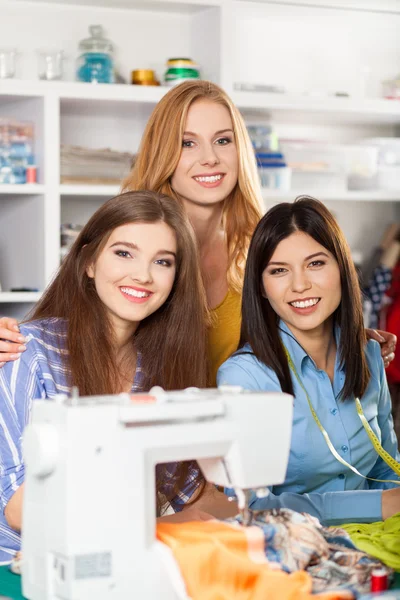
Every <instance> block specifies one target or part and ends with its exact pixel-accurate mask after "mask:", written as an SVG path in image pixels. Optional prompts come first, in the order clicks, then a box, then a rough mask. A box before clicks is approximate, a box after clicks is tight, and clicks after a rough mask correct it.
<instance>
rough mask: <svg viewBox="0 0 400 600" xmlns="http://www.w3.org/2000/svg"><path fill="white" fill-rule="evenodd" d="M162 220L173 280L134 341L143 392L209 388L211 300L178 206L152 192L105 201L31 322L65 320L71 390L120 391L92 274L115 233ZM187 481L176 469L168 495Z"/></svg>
mask: <svg viewBox="0 0 400 600" xmlns="http://www.w3.org/2000/svg"><path fill="white" fill-rule="evenodd" d="M157 222H162V223H166V224H167V225H168V226H169V227H170V228H171V229H172V230H173V231H174V233H175V236H176V240H177V257H176V276H175V281H174V285H173V288H172V290H171V293H170V295H169V297H168V299H167V300H166V302H165V303H164V304H163V305H162V306H161V307H160V308H159V309H158V310H157V311H156V312H154V313H153V314H152V315H150V316H149V317H147V318H146V319H144V320H143V321H142V322H141V323H140V324H139V326H138V328H137V330H136V333H135V334H134V336H132V352H135V351H136V350H137V351H138V352H140V353H141V358H142V362H141V367H142V372H143V376H144V380H143V389H144V390H148V389H149V388H151V387H152V386H153V385H160V386H162V387H163V388H164V389H167V390H171V389H183V388H185V387H189V386H196V387H205V386H206V384H207V357H206V339H207V338H206V336H207V308H206V297H205V293H204V289H203V284H202V279H201V275H200V270H199V261H198V254H197V246H196V241H195V237H194V233H193V230H192V227H191V225H190V223H189V220H188V218H187V216H186V215H185V212H184V210H183V208H182V207H181V206H180V205H179V203H178V202H177V201H176V200H173V199H171V198H169V197H168V196H165V195H163V194H158V193H155V192H145V191H142V192H127V193H125V194H121V195H119V196H116V197H115V198H112V199H111V200H108V201H107V202H106V203H105V204H103V205H102V206H101V207H100V208H99V209H98V210H97V211H96V212H95V214H94V215H93V216H92V217H91V219H90V220H89V221H88V223H87V224H86V225H85V226H84V228H83V229H82V231H81V233H80V234H79V236H78V238H77V239H76V241H75V243H74V244H73V246H72V248H71V250H70V251H69V253H68V254H67V256H66V257H65V259H64V261H63V263H62V265H61V267H60V269H59V271H58V273H57V275H56V277H55V279H54V280H53V282H52V283H51V284H50V286H49V287H48V289H47V290H46V291H45V293H44V294H43V296H42V298H41V300H40V301H39V303H38V304H37V306H36V307H35V309H34V310H33V312H32V314H31V315H30V320H34V319H46V318H52V317H58V318H61V319H66V321H67V348H68V352H69V359H68V363H69V368H70V371H71V375H70V384H71V385H74V386H77V388H78V389H79V393H80V394H81V395H84V396H86V395H94V394H96V395H97V394H110V393H119V392H121V391H122V390H121V389H120V383H119V382H120V377H119V365H118V364H117V360H116V355H115V351H114V344H113V330H112V327H111V323H110V320H109V318H108V316H107V311H106V308H105V306H104V304H103V303H102V301H101V300H100V298H99V296H98V294H97V292H96V288H95V285H94V283H93V280H92V279H91V278H89V276H88V275H87V272H86V271H87V268H88V266H89V265H90V264H92V263H94V262H95V261H96V258H97V257H98V256H99V254H100V252H101V251H102V249H103V248H104V246H105V244H106V243H107V240H108V239H109V237H110V235H111V233H112V232H113V231H114V229H116V228H117V227H120V226H122V225H124V224H127V223H157ZM132 376H133V374H132ZM186 476H187V468H183V469H178V471H177V473H176V480H177V485H176V487H175V490H174V491H173V492H172V491H171V497H172V496H173V493H176V491H177V490H178V489H179V488H180V486H181V484H182V483H183V482H184V481H185V479H186ZM157 483H158V486H159V485H160V484H161V482H160V481H158V482H157Z"/></svg>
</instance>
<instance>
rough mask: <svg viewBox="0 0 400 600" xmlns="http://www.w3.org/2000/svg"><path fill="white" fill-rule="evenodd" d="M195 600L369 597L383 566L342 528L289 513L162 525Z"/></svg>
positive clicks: (159, 529)
mask: <svg viewBox="0 0 400 600" xmlns="http://www.w3.org/2000/svg"><path fill="white" fill-rule="evenodd" d="M157 536H158V539H159V540H160V541H162V542H164V543H165V544H166V545H167V546H169V547H170V549H171V551H172V553H173V555H174V558H175V560H176V562H177V564H178V566H179V569H180V572H181V574H182V577H183V580H184V583H185V585H186V590H187V594H188V596H189V597H190V598H192V599H193V600H208V599H215V598H218V600H231V599H232V598H235V599H237V600H265V598H268V600H311V599H312V598H313V599H317V598H318V599H319V600H322V599H324V600H328V599H329V600H333V599H338V600H339V599H346V598H348V599H350V598H357V597H358V596H359V595H360V594H362V593H366V592H368V591H369V586H370V576H371V571H372V570H373V569H376V568H381V567H382V563H381V562H380V561H378V560H377V559H374V558H371V557H370V556H367V554H365V553H364V552H361V551H360V550H357V549H356V547H355V546H354V544H353V543H352V541H351V539H350V537H349V535H348V534H347V533H346V532H345V531H344V530H343V529H340V528H326V527H322V525H321V524H320V523H319V521H318V520H317V519H315V518H313V517H311V516H309V515H306V514H300V513H296V512H294V511H291V510H289V509H280V510H273V511H260V512H258V513H255V516H254V519H253V523H252V525H251V526H250V527H243V526H242V525H241V520H240V517H237V518H235V519H230V520H228V521H223V522H222V521H206V522H204V521H202V522H191V523H181V524H167V523H164V524H159V525H158V526H157Z"/></svg>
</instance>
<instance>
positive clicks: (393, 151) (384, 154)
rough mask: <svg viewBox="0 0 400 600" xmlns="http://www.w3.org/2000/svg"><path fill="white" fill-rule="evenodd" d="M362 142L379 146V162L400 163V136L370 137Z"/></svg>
mask: <svg viewBox="0 0 400 600" xmlns="http://www.w3.org/2000/svg"><path fill="white" fill-rule="evenodd" d="M362 144H363V145H368V146H373V147H375V148H377V150H378V164H380V165H386V166H390V165H400V138H395V137H393V138H391V137H388V138H384V137H382V138H370V139H366V140H363V141H362Z"/></svg>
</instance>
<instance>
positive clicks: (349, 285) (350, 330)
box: [240, 196, 370, 399]
mask: <svg viewBox="0 0 400 600" xmlns="http://www.w3.org/2000/svg"><path fill="white" fill-rule="evenodd" d="M296 231H302V232H304V233H306V234H308V235H309V236H311V237H312V238H313V239H314V240H316V241H317V242H318V243H319V244H321V246H323V247H324V248H326V249H327V250H329V252H330V253H331V254H332V255H333V256H334V257H335V259H336V261H337V263H338V265H339V271H340V280H341V288H342V297H341V301H340V304H339V306H338V308H337V309H336V311H335V313H334V323H336V324H338V325H339V326H340V330H341V335H340V347H339V348H338V351H339V358H340V364H341V365H346V379H345V383H344V387H343V391H342V394H341V395H342V399H346V398H348V397H350V396H352V395H353V394H354V395H355V396H356V397H360V398H361V396H362V395H363V394H364V392H365V389H366V387H367V385H368V382H369V378H370V371H369V368H368V364H367V360H366V357H365V344H366V336H365V330H364V323H363V313H362V303H361V290H360V286H359V282H358V277H357V272H356V269H355V266H354V263H353V260H352V258H351V253H350V249H349V247H348V244H347V242H346V239H345V237H344V235H343V232H342V231H341V229H340V227H339V225H338V224H337V222H336V220H335V219H334V217H333V215H332V213H330V212H329V210H328V209H327V208H326V206H325V205H324V204H322V202H319V200H316V199H314V198H310V197H308V196H300V197H299V198H296V200H295V201H294V202H293V203H281V204H278V205H276V206H274V207H273V208H271V209H270V210H269V211H268V212H267V213H266V214H265V215H264V217H263V218H262V219H261V221H260V222H259V224H258V226H257V228H256V230H255V232H254V235H253V239H252V241H251V244H250V248H249V254H248V258H247V264H246V271H245V278H244V288H243V301H242V330H241V340H240V346H243V345H244V344H245V343H246V342H248V343H249V344H250V346H251V348H252V352H253V353H254V355H255V356H256V357H257V358H258V359H259V360H260V361H261V362H263V363H264V364H266V365H267V366H268V367H270V368H271V369H273V370H274V371H275V373H276V374H277V376H278V379H279V382H280V384H281V387H282V391H284V392H287V393H289V394H293V383H292V379H291V376H290V369H289V365H288V361H287V358H286V355H285V352H284V348H283V344H282V342H281V339H280V336H279V330H278V323H279V317H278V315H277V314H276V313H275V311H274V310H273V308H272V307H271V305H270V303H269V301H268V299H266V298H264V297H263V285H262V273H263V271H264V269H265V268H266V266H267V265H268V263H269V261H270V259H271V257H272V255H273V253H274V252H275V249H276V247H277V246H278V244H279V243H280V242H281V241H282V240H284V239H285V238H287V237H289V236H290V235H291V234H292V233H294V232H296Z"/></svg>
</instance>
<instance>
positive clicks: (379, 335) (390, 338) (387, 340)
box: [365, 329, 397, 368]
mask: <svg viewBox="0 0 400 600" xmlns="http://www.w3.org/2000/svg"><path fill="white" fill-rule="evenodd" d="M365 332H366V334H367V338H368V339H369V340H375V341H377V342H378V343H379V344H380V346H381V354H382V358H383V362H384V364H385V368H386V367H388V366H389V364H390V363H391V362H392V360H393V359H394V353H395V352H396V344H397V336H395V335H394V334H393V333H389V332H388V331H380V330H379V329H366V330H365Z"/></svg>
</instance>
